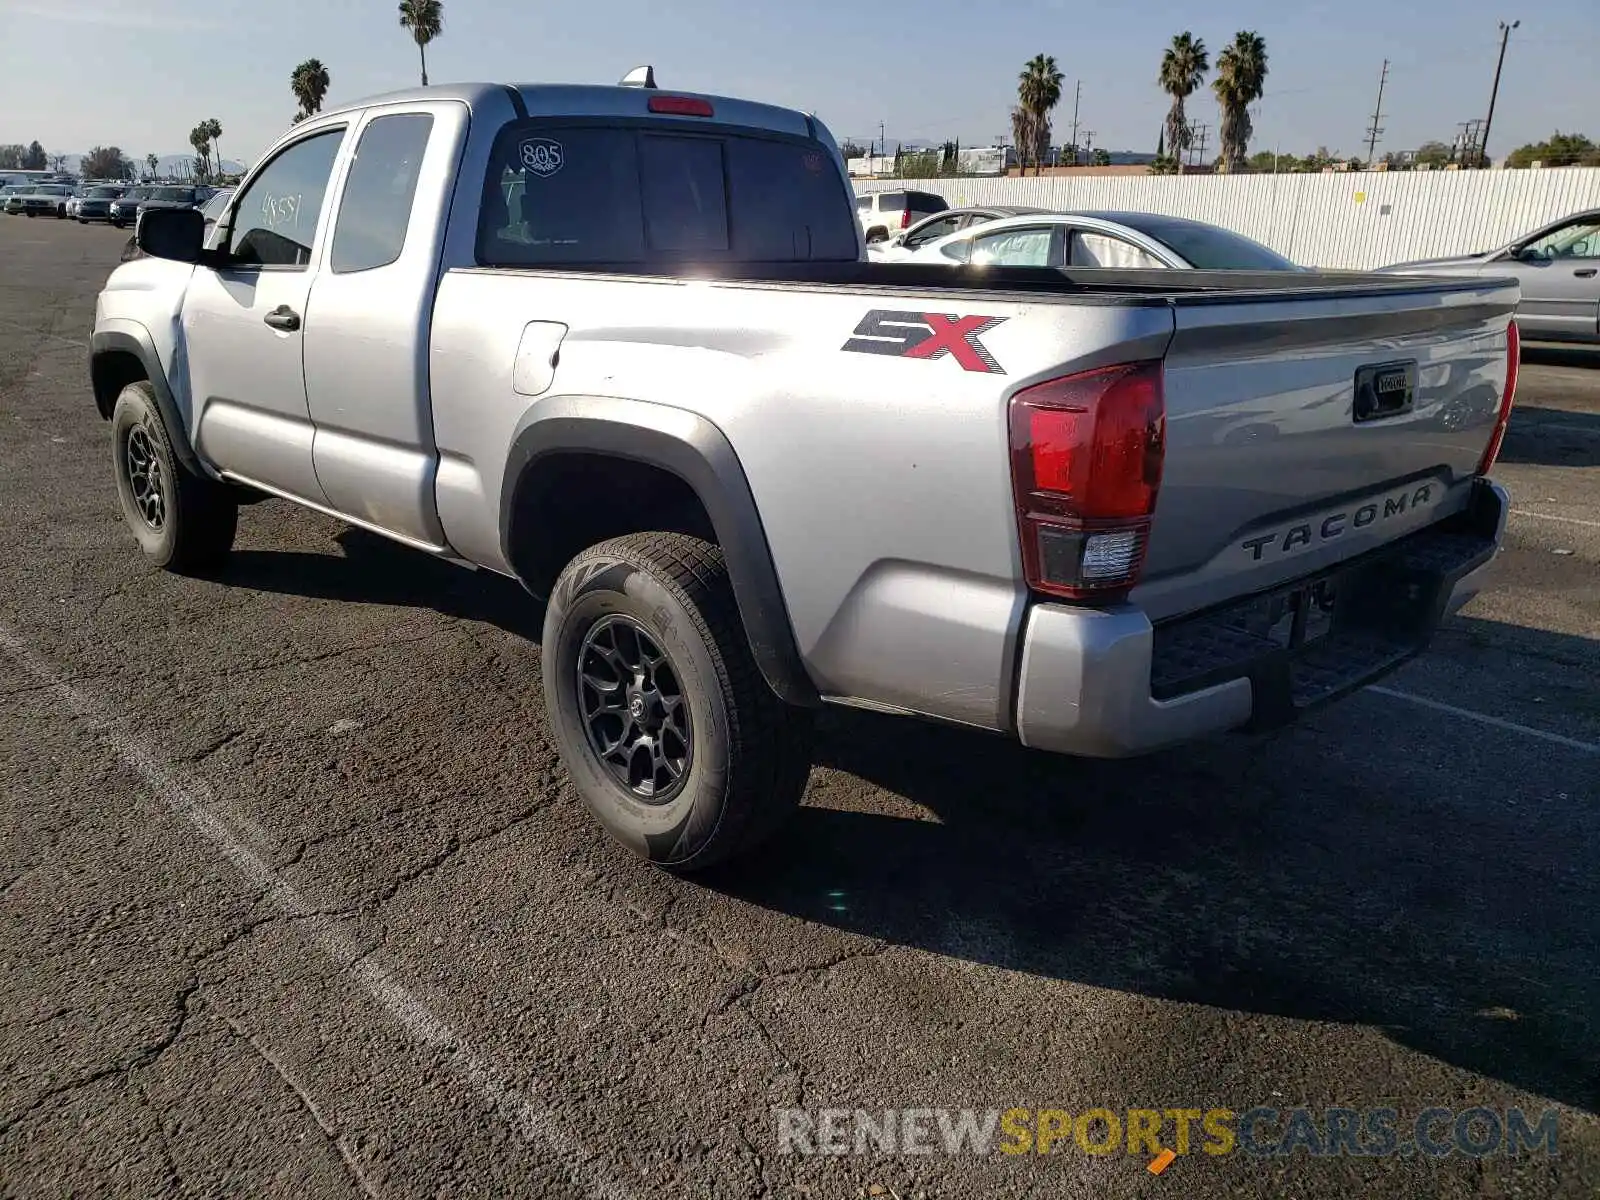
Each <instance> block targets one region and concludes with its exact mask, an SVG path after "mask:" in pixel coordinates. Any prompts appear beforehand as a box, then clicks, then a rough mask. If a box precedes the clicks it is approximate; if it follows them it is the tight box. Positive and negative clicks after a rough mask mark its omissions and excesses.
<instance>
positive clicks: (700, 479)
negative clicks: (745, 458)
mask: <svg viewBox="0 0 1600 1200" xmlns="http://www.w3.org/2000/svg"><path fill="white" fill-rule="evenodd" d="M575 399H579V400H581V402H582V404H583V407H584V410H585V415H583V416H574V415H570V413H569V412H553V413H552V414H551V415H550V416H548V417H544V418H542V419H537V420H535V421H534V422H533V423H532V424H530V425H529V426H528V427H527V428H526V429H524V430H523V431H522V432H521V433H520V434H519V435H518V436H517V438H516V440H515V441H514V442H513V443H512V446H511V452H510V454H509V456H508V457H507V461H506V473H505V477H504V482H503V484H502V486H501V492H500V537H501V550H502V553H503V554H504V556H505V559H506V561H507V562H513V561H515V559H514V558H513V555H512V553H511V549H512V548H511V545H510V534H511V528H512V517H513V515H514V513H515V509H516V502H517V496H518V492H519V489H520V486H521V484H522V482H523V480H524V479H525V478H527V477H528V475H529V474H530V473H531V472H534V471H537V470H538V463H539V460H540V459H542V458H545V457H548V456H550V455H555V454H561V453H566V452H580V453H589V454H603V455H613V456H615V457H617V458H621V459H628V460H631V461H634V462H639V463H644V464H647V465H649V466H653V467H659V468H661V469H662V470H665V471H669V472H671V473H672V474H673V475H676V476H677V477H678V478H679V479H681V480H683V481H684V482H685V483H686V484H688V485H689V487H691V488H692V489H693V490H694V492H695V494H696V495H697V496H698V497H699V499H700V502H701V504H702V505H703V506H704V507H705V510H706V514H707V515H708V516H709V517H710V518H711V525H712V528H713V529H714V530H715V531H716V535H717V541H718V543H719V544H720V545H721V547H722V553H723V556H724V557H725V559H726V561H727V564H728V575H729V577H730V579H731V580H732V583H733V594H734V598H735V600H737V601H738V604H739V616H740V618H741V620H742V621H743V622H744V628H745V634H746V636H747V637H748V638H749V639H750V649H751V652H752V653H753V654H754V656H755V660H756V665H757V666H758V667H760V669H761V674H762V675H763V676H764V677H765V678H766V681H767V683H768V685H769V686H771V688H772V690H773V691H774V692H776V693H777V694H778V696H779V697H780V698H782V699H783V700H785V701H787V702H788V703H790V704H798V705H804V706H807V707H814V706H816V705H819V704H820V703H821V699H820V697H819V695H818V693H817V689H816V685H815V684H814V683H812V681H811V678H810V676H809V675H808V674H807V673H806V669H805V665H804V663H803V662H802V661H801V658H800V650H799V647H798V646H797V645H796V643H795V639H794V629H793V626H792V625H791V624H790V621H789V611H788V608H787V607H786V606H785V604H784V600H783V590H782V588H781V587H780V586H779V583H778V574H777V570H776V568H775V567H774V566H773V562H772V551H771V548H770V547H769V546H768V545H767V537H766V532H765V530H764V529H763V528H762V525H761V517H760V514H759V513H758V512H757V510H756V502H755V496H754V495H753V494H752V493H751V491H750V484H749V481H748V480H747V479H746V478H745V474H744V468H743V467H742V466H740V464H739V459H738V456H737V455H736V454H735V453H734V449H733V446H732V445H731V444H730V443H729V442H728V439H727V438H726V437H725V436H724V435H723V433H722V431H721V430H720V429H718V428H717V427H716V426H715V425H713V424H712V423H711V422H710V421H707V420H706V419H705V418H703V417H700V416H697V415H695V414H693V413H689V412H686V411H684V410H682V409H675V408H667V407H664V406H662V405H656V404H645V403H642V402H639V401H632V400H622V399H617V398H614V397H602V396H594V397H580V398H575Z"/></svg>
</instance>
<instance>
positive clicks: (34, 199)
mask: <svg viewBox="0 0 1600 1200" xmlns="http://www.w3.org/2000/svg"><path fill="white" fill-rule="evenodd" d="M71 198H72V189H71V188H70V187H68V186H67V185H66V184H64V183H36V184H34V185H33V186H31V187H25V188H23V189H22V190H21V191H20V192H17V193H16V194H14V195H11V196H8V197H7V198H6V211H7V212H9V213H19V212H20V213H22V214H24V215H26V216H30V217H56V218H58V219H59V218H63V217H65V216H66V215H67V201H68V200H69V199H71Z"/></svg>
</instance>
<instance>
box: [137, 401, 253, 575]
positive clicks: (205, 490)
mask: <svg viewBox="0 0 1600 1200" xmlns="http://www.w3.org/2000/svg"><path fill="white" fill-rule="evenodd" d="M111 443H112V454H113V456H114V461H113V465H114V468H115V471H116V476H117V499H118V500H119V501H120V502H121V506H122V518H123V520H125V521H126V522H127V523H128V528H129V529H130V530H132V531H133V536H134V538H135V539H137V540H138V543H139V548H140V549H141V550H143V551H144V556H145V557H146V558H147V559H149V560H150V561H151V562H152V563H154V564H155V565H156V566H158V567H164V568H165V569H167V570H169V571H176V572H180V573H187V572H197V571H204V570H207V569H208V568H211V567H214V566H216V565H217V564H218V563H219V562H220V561H221V560H222V558H223V557H224V556H225V555H226V554H227V553H228V551H229V550H231V549H232V548H233V535H234V532H235V529H236V528H237V526H238V520H239V506H238V504H237V503H235V501H234V499H233V495H232V492H231V491H230V490H229V489H228V488H227V486H226V485H224V484H220V483H217V482H216V481H215V480H212V479H207V478H205V477H204V476H201V475H196V474H194V473H193V472H192V471H190V470H189V469H188V468H187V467H185V466H184V465H183V463H181V462H180V461H179V460H178V456H177V455H176V454H174V453H173V451H172V437H171V435H170V434H169V433H168V431H167V426H166V422H165V421H163V420H162V419H161V409H160V408H159V407H158V406H157V405H156V397H155V391H154V389H153V388H151V386H150V384H149V383H147V382H145V381H144V380H140V381H139V382H138V383H130V384H129V385H128V386H127V387H125V388H123V389H122V392H121V393H120V394H119V395H118V396H117V404H116V407H115V408H114V409H112V411H111Z"/></svg>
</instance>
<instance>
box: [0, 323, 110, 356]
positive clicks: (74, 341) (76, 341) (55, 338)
mask: <svg viewBox="0 0 1600 1200" xmlns="http://www.w3.org/2000/svg"><path fill="white" fill-rule="evenodd" d="M0 325H4V326H5V327H6V328H8V329H17V330H20V331H22V332H23V333H31V334H33V335H34V336H35V337H42V338H44V340H45V341H47V342H65V343H66V344H67V345H69V346H81V347H83V348H84V349H88V346H89V343H88V342H86V341H84V340H83V339H82V338H69V337H62V336H61V335H60V334H59V333H46V332H45V331H44V330H42V329H35V328H34V327H33V326H31V325H19V324H17V322H15V321H7V320H5V319H4V318H0Z"/></svg>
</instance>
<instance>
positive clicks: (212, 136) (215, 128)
mask: <svg viewBox="0 0 1600 1200" xmlns="http://www.w3.org/2000/svg"><path fill="white" fill-rule="evenodd" d="M204 128H205V131H206V138H207V139H208V140H209V141H210V142H211V145H212V147H213V148H214V149H215V150H216V152H217V174H218V175H219V176H220V175H221V174H222V147H221V146H219V145H217V143H218V142H220V141H221V140H222V122H221V121H219V120H217V119H216V118H215V117H211V118H210V119H209V120H207V121H206V122H205V123H204Z"/></svg>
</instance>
